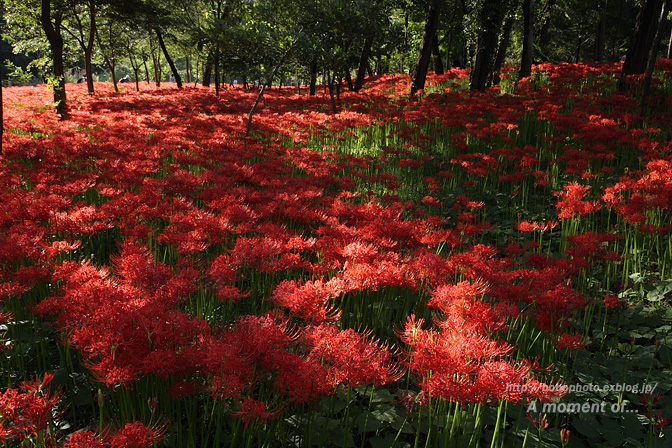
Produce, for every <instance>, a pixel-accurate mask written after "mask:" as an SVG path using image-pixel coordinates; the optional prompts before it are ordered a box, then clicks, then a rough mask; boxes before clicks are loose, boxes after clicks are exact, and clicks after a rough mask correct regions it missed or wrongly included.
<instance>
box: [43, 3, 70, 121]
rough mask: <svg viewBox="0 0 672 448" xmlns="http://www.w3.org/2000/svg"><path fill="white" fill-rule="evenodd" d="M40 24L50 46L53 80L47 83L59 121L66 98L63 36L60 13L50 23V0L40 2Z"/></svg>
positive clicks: (62, 118) (63, 112)
mask: <svg viewBox="0 0 672 448" xmlns="http://www.w3.org/2000/svg"><path fill="white" fill-rule="evenodd" d="M40 22H41V24H42V29H43V30H44V34H45V35H46V36H47V39H48V40H49V45H50V46H51V53H52V56H53V59H54V70H53V79H51V80H49V81H48V82H49V83H50V84H51V85H52V88H53V89H54V105H55V108H56V114H58V115H59V117H60V119H61V120H64V119H65V118H66V111H67V105H66V96H65V66H64V64H63V36H61V17H60V12H59V13H57V15H56V17H55V18H54V22H53V23H52V17H51V0H42V8H41V13H40Z"/></svg>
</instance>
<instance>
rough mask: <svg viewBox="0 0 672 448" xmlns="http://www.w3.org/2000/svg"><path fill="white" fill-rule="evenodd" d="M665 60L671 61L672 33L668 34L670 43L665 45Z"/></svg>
mask: <svg viewBox="0 0 672 448" xmlns="http://www.w3.org/2000/svg"><path fill="white" fill-rule="evenodd" d="M667 59H672V32H670V42H669V43H668V44H667Z"/></svg>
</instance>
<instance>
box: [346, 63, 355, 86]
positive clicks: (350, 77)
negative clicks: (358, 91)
mask: <svg viewBox="0 0 672 448" xmlns="http://www.w3.org/2000/svg"><path fill="white" fill-rule="evenodd" d="M345 82H347V83H348V91H350V92H352V91H354V90H355V85H354V84H353V83H352V75H350V67H345Z"/></svg>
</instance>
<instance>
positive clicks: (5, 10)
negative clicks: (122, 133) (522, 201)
mask: <svg viewBox="0 0 672 448" xmlns="http://www.w3.org/2000/svg"><path fill="white" fill-rule="evenodd" d="M669 1H670V0H639V1H636V0H566V1H562V2H558V1H557V0H256V1H249V0H161V1H157V0H115V1H111V0H5V1H4V2H2V21H1V24H2V27H3V36H4V39H5V42H4V44H3V45H4V47H2V48H0V50H3V48H4V51H1V52H0V54H2V55H3V57H4V58H5V59H4V60H3V61H0V62H2V63H3V67H2V69H3V71H2V73H1V74H2V75H3V78H4V79H7V77H14V79H20V76H21V75H24V77H25V75H26V74H27V73H31V70H32V73H33V74H38V75H39V76H40V77H44V79H45V81H46V82H48V83H49V84H50V85H51V86H52V88H53V91H54V102H55V105H56V110H57V113H58V114H60V115H61V116H62V117H65V116H66V115H67V108H66V105H67V99H66V93H65V82H66V75H67V72H68V71H69V70H71V69H73V68H76V69H77V70H80V72H81V73H83V76H82V81H84V80H86V83H87V87H88V92H89V93H90V94H93V93H94V89H95V87H94V84H93V80H94V73H93V68H94V67H105V70H106V71H107V72H108V73H109V74H110V76H111V78H112V81H113V82H114V85H115V88H116V87H117V80H118V76H117V74H118V72H120V71H121V72H123V73H126V74H132V79H133V81H134V82H135V87H136V88H137V89H139V88H140V82H141V80H144V81H145V82H150V80H152V81H153V82H155V83H157V84H160V82H161V80H162V79H165V77H166V72H168V73H169V74H170V77H171V79H172V80H174V81H175V82H176V84H177V86H178V87H182V85H183V83H185V82H186V83H191V82H200V83H202V84H203V85H206V86H207V85H210V84H211V83H214V86H215V93H216V94H217V95H218V94H219V91H220V87H221V85H222V83H224V82H233V80H236V81H237V82H239V83H240V84H243V86H245V87H247V86H248V85H253V84H255V83H258V84H262V85H264V86H271V85H272V84H273V83H274V82H276V83H279V84H280V85H283V84H285V83H286V82H287V80H289V79H292V82H293V83H295V84H298V85H299V88H300V84H302V83H303V84H306V85H307V86H308V87H307V93H308V94H310V95H314V94H315V93H316V88H317V87H316V86H317V81H318V78H319V77H321V78H322V84H323V85H324V88H325V90H326V91H328V92H329V93H330V95H331V97H332V105H333V108H334V109H336V101H335V98H338V96H339V95H340V89H341V86H342V85H343V84H344V82H345V85H346V86H347V88H348V89H350V90H354V91H357V90H359V89H361V88H362V86H363V84H364V80H365V77H366V76H367V75H372V74H376V73H378V74H380V73H385V72H393V71H394V72H405V73H409V74H411V75H412V85H411V91H410V92H409V93H410V94H411V95H414V94H416V93H417V92H419V91H421V90H422V89H423V88H424V85H425V79H426V76H427V73H428V72H429V71H430V70H433V71H434V72H436V73H438V74H441V73H443V72H444V71H445V70H447V69H450V68H451V67H454V66H469V67H471V78H470V86H469V87H470V89H471V90H474V91H483V90H485V89H487V88H488V87H490V86H492V85H493V84H497V83H499V80H500V72H501V69H502V67H503V65H504V64H515V66H517V67H518V69H517V70H516V72H517V76H519V77H521V78H524V77H528V76H530V75H531V73H532V66H533V64H534V63H538V62H547V61H548V62H586V61H617V60H622V59H625V62H624V65H623V80H624V81H623V82H622V83H621V87H622V88H627V83H626V82H625V80H626V77H627V76H629V75H633V74H645V73H646V72H647V66H648V67H651V65H650V64H652V63H654V64H655V58H656V57H658V56H667V57H670V43H672V39H670V37H669V36H670V29H669V23H668V20H667V19H668V17H667V16H668V10H669V5H668V3H669ZM663 36H665V38H663ZM8 43H9V44H11V45H12V48H13V51H14V53H15V55H14V56H11V55H7V47H6V46H7V44H8ZM8 56H9V57H8ZM280 62H282V63H280ZM272 75H273V76H272ZM275 77H277V79H273V78H275Z"/></svg>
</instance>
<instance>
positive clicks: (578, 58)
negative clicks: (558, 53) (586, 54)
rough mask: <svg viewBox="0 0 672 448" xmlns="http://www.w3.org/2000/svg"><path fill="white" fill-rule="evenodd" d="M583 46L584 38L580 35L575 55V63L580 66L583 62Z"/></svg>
mask: <svg viewBox="0 0 672 448" xmlns="http://www.w3.org/2000/svg"><path fill="white" fill-rule="evenodd" d="M582 46H583V37H582V36H581V33H579V37H578V38H577V41H576V53H575V54H574V63H576V64H578V63H579V61H580V60H581V47H582Z"/></svg>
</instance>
